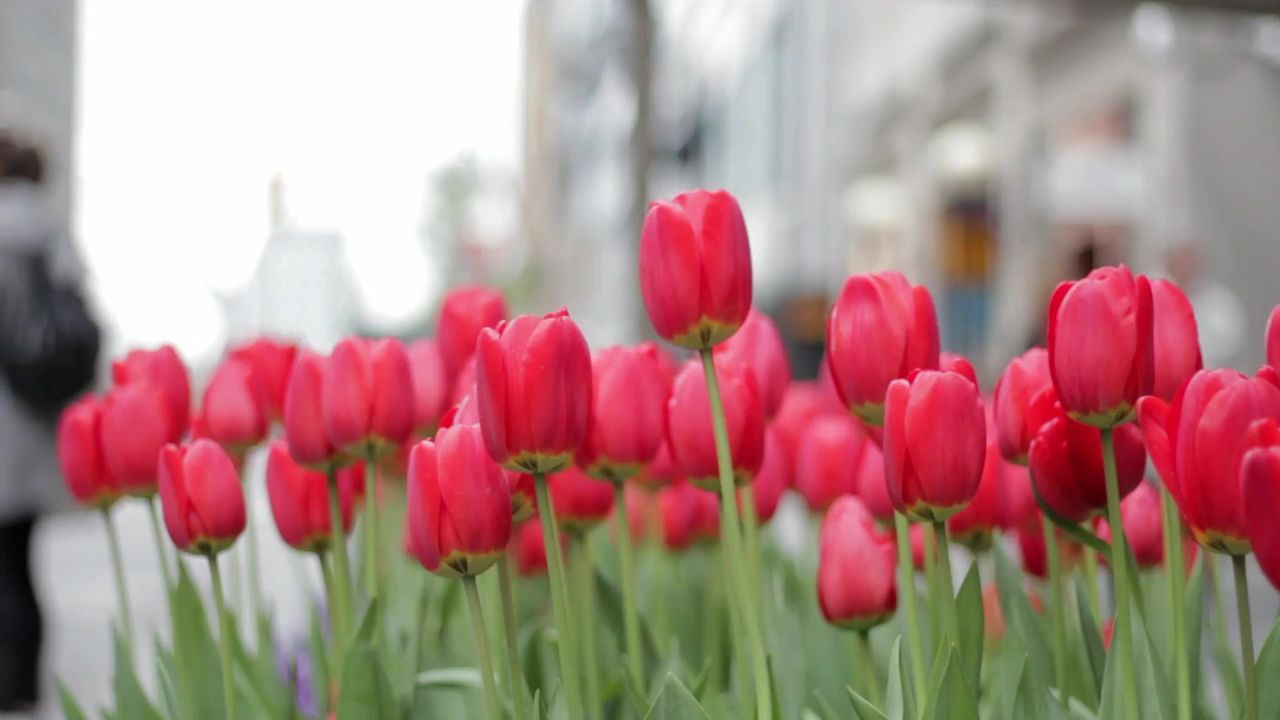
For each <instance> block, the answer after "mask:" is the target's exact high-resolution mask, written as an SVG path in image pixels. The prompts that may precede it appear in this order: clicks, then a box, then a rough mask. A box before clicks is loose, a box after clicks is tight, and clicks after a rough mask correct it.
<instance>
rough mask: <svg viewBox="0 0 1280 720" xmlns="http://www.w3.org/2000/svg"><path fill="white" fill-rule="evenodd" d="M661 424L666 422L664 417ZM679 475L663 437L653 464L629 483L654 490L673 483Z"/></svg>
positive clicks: (678, 469)
mask: <svg viewBox="0 0 1280 720" xmlns="http://www.w3.org/2000/svg"><path fill="white" fill-rule="evenodd" d="M664 412H665V410H664ZM663 422H666V419H665V417H664V418H663ZM679 475H680V468H678V467H676V464H675V461H674V460H672V459H671V451H670V450H669V449H668V445H667V440H666V438H665V437H664V438H663V439H662V444H660V445H659V446H658V454H657V455H655V456H654V458H653V462H651V463H649V464H648V465H646V466H645V468H644V469H643V470H641V471H640V472H639V473H638V474H636V475H634V476H632V478H631V483H632V484H634V485H637V486H640V487H644V488H649V489H655V490H656V489H658V488H660V487H663V486H664V485H668V484H670V483H671V482H673V481H675V479H676V478H677V477H679Z"/></svg>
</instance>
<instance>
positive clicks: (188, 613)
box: [169, 563, 226, 720]
mask: <svg viewBox="0 0 1280 720" xmlns="http://www.w3.org/2000/svg"><path fill="white" fill-rule="evenodd" d="M169 614H170V623H171V629H172V633H173V634H172V638H173V659H174V670H175V672H174V677H173V680H174V687H175V689H176V691H177V695H178V701H179V704H180V708H181V711H182V715H181V716H182V718H184V720H223V718H224V717H225V716H226V712H225V711H224V709H223V703H222V667H221V661H220V660H219V656H218V646H217V644H216V643H215V642H214V639H213V634H212V632H211V631H210V629H209V622H208V620H207V619H206V615H205V609H204V605H203V603H201V601H200V594H199V592H197V590H196V586H195V584H194V583H192V582H191V576H190V574H188V573H187V569H186V564H185V563H178V582H177V584H176V585H175V586H174V588H173V592H172V593H171V594H170V597H169Z"/></svg>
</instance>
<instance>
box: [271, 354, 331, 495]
mask: <svg viewBox="0 0 1280 720" xmlns="http://www.w3.org/2000/svg"><path fill="white" fill-rule="evenodd" d="M326 364H327V363H326V360H325V358H324V357H323V356H321V355H317V354H315V353H313V352H310V351H307V350H302V351H299V352H298V355H297V357H296V358H295V359H294V361H293V369H292V370H290V371H289V384H288V385H287V386H286V389H285V396H284V436H285V439H286V440H287V441H288V443H289V454H290V455H292V456H293V459H294V461H296V462H297V463H298V464H299V465H302V466H303V467H308V468H312V469H320V470H323V469H324V468H327V467H329V468H331V467H337V466H339V465H342V464H343V463H345V462H347V458H346V457H345V456H343V454H342V453H341V452H340V451H339V450H338V448H337V447H336V446H335V445H334V444H333V441H331V440H330V439H329V432H328V431H327V430H326V429H325V425H324V385H325V381H324V378H325V366H326Z"/></svg>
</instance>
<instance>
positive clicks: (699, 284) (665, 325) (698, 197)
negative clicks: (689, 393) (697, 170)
mask: <svg viewBox="0 0 1280 720" xmlns="http://www.w3.org/2000/svg"><path fill="white" fill-rule="evenodd" d="M640 295H641V297H642V298H643V299H644V306H645V309H646V310H647V311H648V313H649V320H650V321H651V322H652V323H653V329H654V330H656V331H657V332H658V335H660V336H661V337H663V338H664V339H666V340H668V341H670V342H673V343H675V344H676V345H680V346H681V347H687V348H691V349H693V350H704V349H707V348H711V347H713V346H715V345H718V344H719V343H721V342H724V341H725V340H726V339H728V338H729V336H731V335H733V334H734V333H735V332H737V330H738V328H739V327H740V326H741V325H742V323H743V322H744V321H745V320H746V319H747V312H748V311H749V310H750V309H751V248H750V247H749V244H748V241H747V225H746V221H744V220H743V218H742V209H741V208H739V207H738V201H737V200H736V199H734V197H733V196H732V195H730V194H729V193H728V192H726V191H724V190H714V191H707V190H694V191H692V192H687V193H684V194H682V195H677V196H676V197H675V198H673V199H672V200H670V201H662V200H659V201H655V202H653V203H651V204H650V205H649V211H648V213H647V214H646V215H645V218H644V228H643V229H642V230H641V231H640Z"/></svg>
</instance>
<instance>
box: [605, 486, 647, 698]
mask: <svg viewBox="0 0 1280 720" xmlns="http://www.w3.org/2000/svg"><path fill="white" fill-rule="evenodd" d="M613 488H614V489H613V493H614V507H615V508H617V511H616V512H615V513H614V516H615V517H617V518H618V556H619V563H620V564H621V572H622V626H623V636H624V638H625V639H626V645H627V672H629V673H631V679H632V681H634V682H635V684H636V687H638V688H643V687H644V663H643V661H644V658H643V657H642V653H643V651H644V648H642V647H641V646H640V617H639V615H638V614H637V612H636V593H635V577H634V576H635V558H634V554H635V549H634V548H633V547H632V546H631V518H630V517H628V516H627V500H626V485H625V484H623V483H620V482H619V483H615V484H614V486H613Z"/></svg>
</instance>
